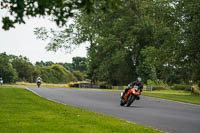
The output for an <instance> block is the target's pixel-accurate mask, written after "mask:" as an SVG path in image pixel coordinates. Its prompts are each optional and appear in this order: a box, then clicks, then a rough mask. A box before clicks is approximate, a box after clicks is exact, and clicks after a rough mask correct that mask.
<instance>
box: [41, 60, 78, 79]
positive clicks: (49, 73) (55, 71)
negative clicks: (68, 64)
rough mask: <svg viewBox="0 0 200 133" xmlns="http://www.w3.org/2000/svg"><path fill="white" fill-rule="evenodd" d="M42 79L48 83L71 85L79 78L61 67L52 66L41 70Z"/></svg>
mask: <svg viewBox="0 0 200 133" xmlns="http://www.w3.org/2000/svg"><path fill="white" fill-rule="evenodd" d="M41 78H42V80H43V81H44V82H46V83H69V82H71V81H77V78H76V77H75V76H74V75H73V74H72V73H71V72H69V71H68V70H66V69H65V68H64V67H63V66H61V65H58V64H56V65H52V66H47V67H42V68H41Z"/></svg>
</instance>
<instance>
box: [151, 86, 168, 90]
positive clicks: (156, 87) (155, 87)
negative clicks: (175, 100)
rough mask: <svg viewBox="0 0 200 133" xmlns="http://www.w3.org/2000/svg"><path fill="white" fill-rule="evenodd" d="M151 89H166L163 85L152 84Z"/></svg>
mask: <svg viewBox="0 0 200 133" xmlns="http://www.w3.org/2000/svg"><path fill="white" fill-rule="evenodd" d="M152 90H166V87H165V86H152Z"/></svg>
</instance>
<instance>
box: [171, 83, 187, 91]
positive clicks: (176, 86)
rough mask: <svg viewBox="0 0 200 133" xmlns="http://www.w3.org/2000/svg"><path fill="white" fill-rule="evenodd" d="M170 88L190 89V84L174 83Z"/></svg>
mask: <svg viewBox="0 0 200 133" xmlns="http://www.w3.org/2000/svg"><path fill="white" fill-rule="evenodd" d="M171 89H172V90H183V91H191V86H190V85H183V84H175V85H173V86H172V87H171Z"/></svg>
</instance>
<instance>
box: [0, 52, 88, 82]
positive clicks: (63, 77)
mask: <svg viewBox="0 0 200 133" xmlns="http://www.w3.org/2000/svg"><path fill="white" fill-rule="evenodd" d="M86 71H87V65H86V58H85V57H73V61H72V63H54V62H52V61H47V62H44V61H40V62H36V63H35V64H32V63H31V62H30V61H29V59H28V58H27V57H23V56H15V55H7V54H6V53H0V77H2V78H3V80H4V82H5V83H14V82H16V81H26V82H36V78H37V77H38V76H40V77H41V78H42V80H43V82H46V83H68V82H71V81H81V80H84V79H85V78H86V74H85V73H86Z"/></svg>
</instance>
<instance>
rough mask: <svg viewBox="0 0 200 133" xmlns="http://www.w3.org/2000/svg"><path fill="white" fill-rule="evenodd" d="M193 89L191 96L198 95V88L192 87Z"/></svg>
mask: <svg viewBox="0 0 200 133" xmlns="http://www.w3.org/2000/svg"><path fill="white" fill-rule="evenodd" d="M192 88H193V94H195V95H200V89H199V87H198V86H192Z"/></svg>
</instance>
